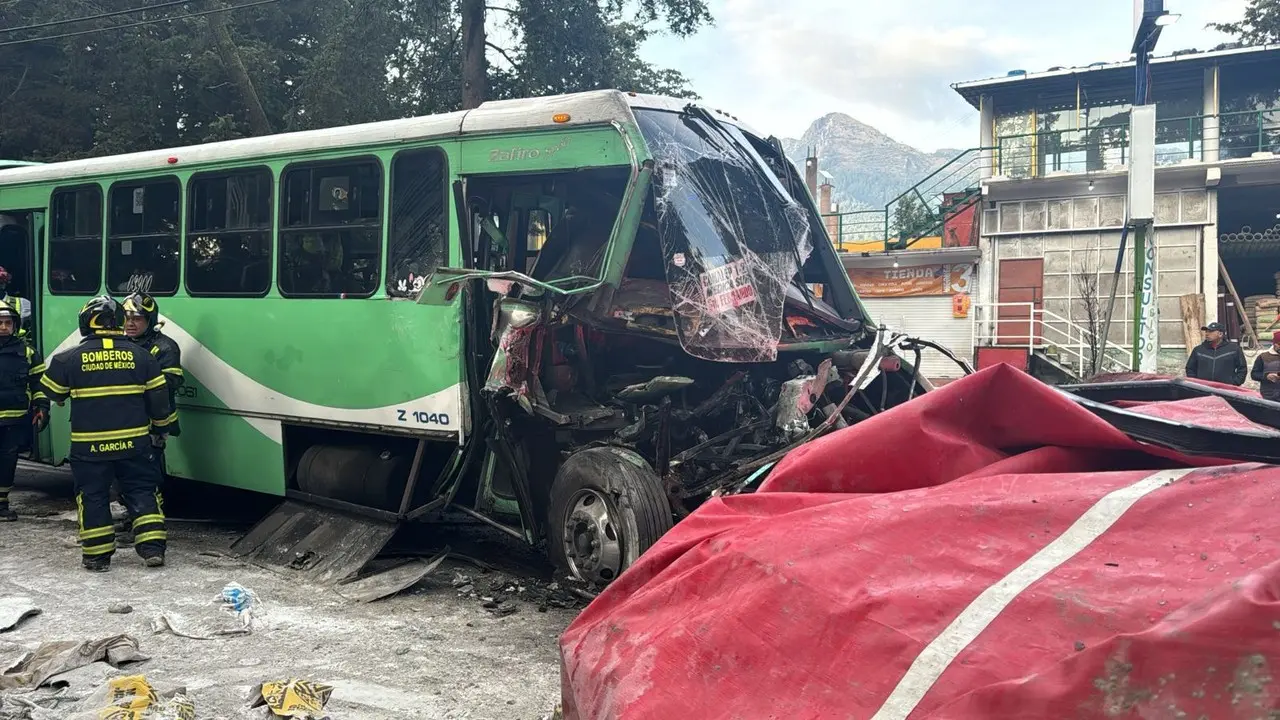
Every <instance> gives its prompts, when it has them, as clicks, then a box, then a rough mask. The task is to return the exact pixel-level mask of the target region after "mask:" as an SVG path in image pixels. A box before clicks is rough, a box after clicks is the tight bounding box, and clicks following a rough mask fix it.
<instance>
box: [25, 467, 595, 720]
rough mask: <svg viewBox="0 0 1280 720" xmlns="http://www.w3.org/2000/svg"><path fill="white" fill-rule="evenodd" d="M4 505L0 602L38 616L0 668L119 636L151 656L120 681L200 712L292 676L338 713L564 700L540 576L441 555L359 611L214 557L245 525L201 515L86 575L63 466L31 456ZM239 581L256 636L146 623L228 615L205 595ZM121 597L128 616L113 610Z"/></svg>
mask: <svg viewBox="0 0 1280 720" xmlns="http://www.w3.org/2000/svg"><path fill="white" fill-rule="evenodd" d="M13 505H14V509H15V510H16V511H17V512H19V513H20V514H21V515H22V520H21V521H20V522H18V523H14V524H0V546H2V547H3V548H4V550H3V552H0V598H5V597H9V598H12V597H28V598H31V599H32V600H34V602H35V604H36V605H37V606H39V607H40V608H41V610H42V611H43V612H42V614H40V615H38V616H36V617H33V618H30V619H28V620H25V621H24V622H23V623H21V624H20V625H19V626H18V628H17V629H16V630H13V631H11V632H7V633H3V634H0V660H2V661H4V662H5V663H6V665H5V667H7V666H8V662H10V661H11V660H12V659H14V658H16V657H17V656H18V655H20V654H21V652H22V651H24V650H30V649H33V648H34V647H36V646H37V645H38V644H40V643H41V642H47V641H57V640H75V641H81V640H94V639H100V638H105V637H108V636H111V635H115V634H119V633H128V634H130V635H132V636H133V637H134V638H136V639H137V640H138V643H139V646H140V650H141V652H142V653H143V654H145V655H148V656H150V658H151V659H150V660H149V661H147V662H145V663H141V664H139V665H134V666H126V667H125V668H124V669H123V670H121V671H120V672H119V674H129V675H132V674H143V675H145V676H146V678H147V679H148V681H150V682H152V683H153V684H156V685H160V686H161V687H164V686H175V685H176V686H185V687H186V688H187V690H188V692H189V694H190V696H191V698H192V699H193V700H194V701H195V703H196V709H197V713H198V717H199V718H201V719H202V720H205V719H209V718H240V717H247V715H246V714H245V711H244V708H245V706H246V704H247V700H248V699H249V696H250V694H251V690H252V689H253V688H254V686H256V685H258V684H259V683H261V682H263V681H270V680H282V679H288V678H301V679H307V680H312V681H317V682H322V683H326V684H329V685H332V686H333V687H334V688H335V689H334V691H333V695H332V697H331V699H330V701H329V704H328V706H327V708H326V709H327V710H328V712H329V713H330V715H331V716H332V718H333V720H344V719H346V718H353V719H361V720H366V719H367V720H405V719H408V718H493V719H501V720H520V719H531V720H538V719H540V718H545V717H549V715H550V713H551V711H552V710H553V709H554V707H555V705H556V702H557V700H558V698H559V680H560V678H559V662H558V656H557V650H556V638H557V637H558V635H559V634H560V632H561V631H563V629H564V628H565V626H566V625H568V623H569V621H570V620H572V618H573V615H574V613H575V610H573V609H569V608H563V607H559V606H556V605H555V604H552V605H551V606H550V607H548V605H547V602H546V600H545V598H543V599H542V600H538V599H535V598H531V597H529V596H528V595H525V594H524V591H523V585H525V584H529V585H533V584H535V583H536V582H537V580H536V579H533V578H530V579H529V580H530V582H528V583H526V582H525V581H524V580H523V579H521V578H520V577H519V576H518V575H505V574H501V573H499V574H493V575H491V574H490V573H486V572H484V571H480V570H477V568H476V567H474V566H472V565H466V564H461V563H457V562H447V563H446V564H445V565H444V566H442V567H441V568H440V569H439V570H437V571H436V572H435V573H433V574H432V575H430V576H429V577H427V578H426V579H425V580H424V581H422V582H421V583H419V584H418V585H417V586H415V587H414V588H412V589H411V590H410V591H408V592H406V593H404V594H401V595H399V596H396V597H393V598H390V599H386V600H382V601H378V602H374V603H370V604H365V605H361V604H356V603H352V602H350V601H347V600H345V599H344V598H342V597H340V596H339V595H337V594H336V593H335V592H334V591H333V590H331V589H325V588H322V587H314V586H308V585H305V584H302V583H300V582H299V581H298V578H297V577H296V576H290V573H291V572H292V571H288V570H281V571H279V572H275V571H269V570H266V569H262V568H259V567H256V566H253V565H248V564H245V563H243V562H241V561H238V560H235V559H231V558H228V557H226V556H224V555H220V554H219V553H221V552H223V551H225V550H226V548H227V547H228V546H229V545H230V544H231V542H232V541H233V540H235V539H236V538H237V537H238V536H239V533H240V532H242V530H243V528H242V527H241V528H237V527H234V526H232V527H227V526H225V525H220V524H212V523H207V522H204V523H195V522H172V523H170V526H169V537H170V541H169V542H170V545H169V548H170V549H169V553H168V560H169V565H168V567H166V568H163V569H161V570H148V569H146V568H144V567H143V566H142V564H141V561H140V560H139V559H138V558H137V556H136V555H135V554H134V553H133V551H132V549H128V548H122V549H121V550H120V551H118V552H117V553H116V556H115V560H114V562H113V565H112V569H111V572H109V573H107V574H94V573H88V572H86V571H84V570H82V569H81V568H80V560H79V550H78V548H77V547H76V546H75V544H74V543H75V536H76V525H75V522H74V518H75V512H74V511H75V504H74V500H73V498H72V493H71V490H70V482H69V477H68V476H67V475H66V474H65V473H63V472H61V471H55V470H50V469H45V468H39V467H38V466H29V465H26V464H25V463H24V464H23V466H21V467H20V468H19V478H18V490H16V491H15V493H14V496H13ZM481 576H485V577H481ZM547 579H549V578H547ZM482 580H488V581H489V582H482ZM232 582H234V583H239V584H240V585H242V586H244V587H245V588H249V589H251V590H253V591H254V592H255V593H256V594H257V596H258V599H259V601H260V607H261V611H260V613H259V615H258V616H257V618H256V619H255V622H254V630H253V632H252V634H250V635H247V636H240V637H227V638H224V639H216V640H192V639H187V638H183V637H177V636H175V635H173V634H169V633H161V634H156V633H154V632H153V631H152V628H151V623H152V622H153V620H154V619H155V618H157V617H158V616H160V615H162V614H168V615H170V616H171V617H174V618H176V619H178V620H179V621H180V622H181V623H185V624H188V625H190V626H192V627H205V628H207V627H212V626H214V624H215V623H220V624H222V625H229V624H232V623H234V619H233V618H231V617H230V616H229V615H228V614H226V613H224V612H223V611H222V610H220V609H219V608H218V606H217V605H216V604H215V603H214V602H213V600H214V598H215V597H216V596H217V595H218V594H219V593H220V591H221V590H222V588H223V587H224V586H225V585H226V584H228V583H232ZM459 586H460V587H461V589H459ZM503 587H506V588H515V590H514V591H513V592H512V593H511V598H512V599H511V600H510V601H509V602H504V603H503V605H504V611H505V612H510V608H509V607H505V606H508V605H510V606H514V607H515V608H516V610H515V612H514V613H512V614H508V615H505V616H499V615H500V614H501V613H495V612H493V611H492V609H486V608H485V607H484V602H483V601H484V599H485V597H484V596H485V595H486V594H487V593H491V592H493V588H503ZM115 603H127V604H129V605H131V606H132V607H133V611H132V612H131V613H129V614H113V613H109V612H108V607H110V606H111V605H113V604H115ZM489 604H490V605H491V606H492V605H493V603H492V602H490V603H489ZM91 689H92V688H84V687H82V688H77V687H75V686H73V687H72V688H70V689H68V691H67V693H68V694H70V695H76V694H82V693H87V692H88V691H89V690H91ZM6 707H7V706H6ZM255 717H256V716H255Z"/></svg>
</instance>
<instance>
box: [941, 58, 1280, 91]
mask: <svg viewBox="0 0 1280 720" xmlns="http://www.w3.org/2000/svg"><path fill="white" fill-rule="evenodd" d="M1268 55H1273V56H1277V57H1280V44H1275V43H1273V44H1269V45H1252V46H1248V47H1234V48H1224V49H1222V50H1210V51H1207V52H1180V53H1174V54H1171V55H1162V56H1160V57H1155V58H1152V59H1151V64H1152V65H1153V66H1157V67H1159V66H1162V65H1163V66H1169V65H1173V64H1189V65H1196V64H1200V65H1212V64H1215V63H1217V62H1219V61H1220V60H1222V59H1225V58H1236V57H1239V58H1245V57H1248V58H1249V59H1257V58H1263V57H1266V56H1268ZM1135 64H1136V61H1135V60H1133V59H1132V58H1130V59H1128V60H1124V61H1121V62H1097V63H1091V64H1089V65H1084V66H1076V67H1064V68H1055V69H1053V70H1045V71H1041V72H1025V71H1021V70H1013V71H1011V73H1010V74H1008V75H1003V76H998V77H992V78H985V79H982V80H966V81H963V82H957V83H953V84H952V85H951V87H952V89H954V90H955V91H956V92H957V93H959V94H960V96H961V97H963V98H964V99H965V100H967V101H969V104H971V105H973V106H974V107H978V102H979V98H980V97H981V96H982V95H983V94H984V91H990V90H992V89H997V88H1005V87H1012V86H1016V85H1018V84H1020V83H1027V82H1035V81H1045V80H1051V79H1055V78H1068V77H1072V76H1076V75H1085V74H1089V73H1110V72H1117V71H1120V70H1125V69H1133V67H1134V65H1135Z"/></svg>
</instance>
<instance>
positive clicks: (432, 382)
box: [0, 125, 645, 495]
mask: <svg viewBox="0 0 1280 720" xmlns="http://www.w3.org/2000/svg"><path fill="white" fill-rule="evenodd" d="M624 132H625V133H626V136H625V137H626V139H627V140H631V143H630V145H631V147H628V142H627V141H626V140H624V135H623V134H622V133H620V132H619V130H618V129H617V128H614V127H611V126H597V127H590V128H566V129H565V130H563V131H543V132H526V133H503V134H493V135H485V136H475V137H467V138H462V139H458V138H446V139H436V140H430V139H427V140H422V141H407V142H399V143H395V144H382V145H370V146H352V147H346V148H342V149H340V150H332V149H330V150H326V151H324V152H315V153H295V154H291V155H288V156H281V155H276V156H270V157H262V158H259V159H252V160H251V159H245V160H237V161H235V162H231V163H228V162H208V163H200V164H184V163H183V162H182V158H181V155H182V154H181V152H180V151H179V152H175V153H174V155H175V156H176V157H178V163H176V164H172V165H166V166H162V167H156V168H155V169H154V170H151V171H149V172H132V173H128V174H119V175H100V176H97V177H95V178H90V179H85V178H79V179H74V180H67V181H63V182H60V181H51V182H41V183H36V184H28V185H21V186H6V185H0V212H3V211H4V210H6V209H7V210H13V211H18V210H32V211H42V212H46V213H47V212H48V208H49V205H50V198H51V195H52V193H53V191H54V190H55V189H58V188H60V187H72V186H77V185H84V184H91V183H96V184H98V185H99V186H100V187H101V188H102V190H103V198H104V203H103V215H104V218H103V228H104V230H105V228H106V226H107V222H106V219H107V215H108V214H109V212H110V209H109V203H108V202H106V201H105V200H106V199H107V196H108V191H109V190H110V187H111V185H112V184H113V183H116V182H120V181H127V180H137V179H144V178H153V177H166V176H167V177H177V178H179V179H180V180H181V181H182V183H183V194H182V197H183V202H182V207H181V210H180V216H181V218H180V219H181V222H180V225H181V227H182V228H183V229H184V230H185V227H186V214H187V207H186V205H187V200H186V199H187V193H186V185H187V182H188V180H189V179H190V177H191V176H192V175H193V174H196V173H206V172H212V171H218V170H228V169H233V168H247V167H255V166H266V167H269V168H271V170H272V172H273V174H274V177H275V193H274V200H273V225H274V226H275V227H274V229H275V230H276V231H277V232H278V231H279V222H280V219H279V214H280V213H279V200H280V197H279V196H280V176H281V172H282V171H283V170H284V169H285V168H286V167H287V166H288V165H290V164H293V163H297V162H314V161H318V160H319V161H322V160H329V159H334V160H336V159H343V158H358V157H376V158H377V159H378V160H379V162H380V163H381V165H382V168H383V185H382V187H383V191H382V198H383V225H382V258H381V260H380V262H381V265H382V268H383V274H384V278H383V283H384V285H383V286H380V287H379V288H378V290H377V291H376V292H375V294H374V296H373V297H370V298H361V299H341V300H340V299H328V298H325V299H304V298H284V297H281V296H280V294H279V291H278V289H277V287H276V284H275V281H276V276H277V273H278V266H279V256H278V254H279V246H278V243H277V244H276V246H275V247H274V249H273V255H272V263H271V265H272V271H271V272H272V285H271V289H270V291H269V292H268V294H267V295H266V296H264V297H260V298H222V297H190V296H189V295H187V293H186V289H185V283H184V282H180V284H179V291H178V293H177V295H176V296H160V297H158V298H157V299H158V300H159V303H160V307H161V314H162V318H163V319H164V320H165V322H166V327H165V328H164V331H165V332H166V334H168V335H169V336H170V337H172V338H173V339H174V340H176V341H177V342H178V343H179V345H180V346H181V347H182V350H183V367H184V370H185V373H186V386H185V387H184V388H183V389H182V390H181V392H180V395H179V399H178V408H179V414H180V418H181V424H182V430H183V433H182V435H181V436H180V437H177V438H171V439H170V440H169V443H168V447H167V450H166V453H165V456H166V462H167V466H168V470H169V472H170V473H171V474H173V475H176V476H179V477H184V478H192V479H197V480H201V481H204V482H211V483H216V484H220V485H228V486H233V487H238V488H244V489H248V490H254V491H258V492H264V493H270V494H275V495H280V494H283V492H284V489H285V476H284V474H285V467H284V453H283V450H282V423H285V424H287V423H289V422H291V421H298V422H303V423H306V422H312V423H320V424H324V425H329V426H339V427H341V426H346V427H351V428H355V429H359V430H366V431H371V432H377V431H379V428H381V429H383V430H384V431H387V432H415V433H426V434H429V435H430V436H432V437H439V438H442V439H444V438H448V437H451V436H452V437H454V438H457V439H460V438H461V437H463V435H464V434H467V433H469V428H467V427H466V423H467V422H468V418H469V417H470V409H469V408H467V407H465V405H464V404H465V403H466V402H467V399H466V398H467V395H466V389H465V384H464V378H465V364H464V363H465V361H466V359H465V358H464V357H463V356H462V350H461V343H462V332H461V330H462V328H461V326H460V323H461V322H462V314H461V297H460V296H459V298H458V299H456V300H454V301H453V302H451V303H449V304H444V305H420V304H418V303H415V302H412V301H406V300H391V299H389V298H388V297H387V294H386V290H385V273H386V263H387V252H386V241H387V232H388V227H387V225H388V223H387V218H388V217H389V206H390V187H389V185H390V177H389V175H390V168H391V164H392V161H393V159H394V158H395V156H396V154H397V153H399V152H402V151H405V150H416V149H422V148H429V147H434V148H440V149H441V150H443V151H444V152H445V154H446V156H447V158H448V177H446V178H445V180H446V192H449V193H450V197H449V198H448V199H447V202H446V203H445V205H446V207H447V208H448V212H449V215H450V222H449V224H448V225H449V256H448V262H449V264H450V265H453V266H460V265H461V262H460V258H461V256H462V247H461V241H460V238H459V233H458V226H457V222H456V218H453V217H452V216H453V215H454V214H455V212H456V210H455V206H454V202H453V198H452V195H451V192H452V183H453V181H455V180H457V179H459V178H460V177H462V176H465V175H469V174H471V175H478V174H492V173H512V174H515V173H537V172H552V171H563V170H571V169H577V168H594V167H604V166H609V167H617V166H623V167H626V166H629V165H631V164H632V163H633V162H642V161H643V160H644V158H645V149H644V145H643V143H638V142H635V138H637V137H638V133H637V132H636V130H635V128H633V127H631V126H630V125H628V126H626V127H625V128H624ZM633 152H635V153H636V154H637V156H636V157H633ZM629 215H630V217H627V218H625V219H624V223H625V224H626V225H627V226H632V225H634V224H635V223H636V222H637V221H638V217H636V216H638V213H636V212H634V208H633V209H632V212H631V213H629ZM630 230H632V231H633V230H634V227H631V228H630ZM47 235H48V233H47V232H46V233H45V238H44V240H45V243H46V245H45V247H44V248H41V250H42V252H40V253H39V254H38V256H39V258H40V260H41V262H39V264H38V267H37V268H36V272H37V276H38V277H37V282H38V285H39V287H41V288H42V292H41V295H40V298H39V302H38V304H37V312H38V314H39V322H40V345H41V350H42V351H43V352H44V353H45V355H46V356H52V355H53V354H54V353H55V351H56V350H57V349H58V348H63V349H65V348H68V347H73V346H74V344H75V343H76V342H77V341H78V333H77V314H78V312H79V310H80V308H81V307H82V306H83V304H84V302H85V300H86V299H88V297H89V296H88V295H76V296H65V295H50V294H49V292H48V290H47V288H44V285H45V282H46V281H47V276H48V268H47V261H46V260H45V259H46V258H47V257H48V247H47V242H48V237H47ZM104 245H105V243H104ZM181 246H182V252H183V253H184V254H185V252H186V236H185V233H184V234H183V236H182V244H181ZM620 260H621V259H620V258H615V262H619V264H620ZM180 267H182V272H183V277H185V263H184V262H183V263H180ZM105 272H106V267H105V260H104V262H103V275H104V276H105ZM102 291H105V287H102V288H100V292H102ZM69 435H70V427H69V423H68V409H67V408H66V407H65V406H64V407H58V406H55V407H54V409H53V413H52V418H51V422H50V428H49V431H48V432H47V433H46V434H44V436H43V437H42V441H41V452H40V459H41V460H43V461H45V462H52V463H61V462H62V461H63V460H65V459H66V456H67V451H68V446H69V440H70V437H69ZM455 441H456V440H455Z"/></svg>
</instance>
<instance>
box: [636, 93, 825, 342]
mask: <svg viewBox="0 0 1280 720" xmlns="http://www.w3.org/2000/svg"><path fill="white" fill-rule="evenodd" d="M636 117H637V120H638V122H639V125H640V130H641V133H642V134H643V135H644V138H645V141H646V142H647V143H648V145H649V150H650V152H651V153H652V155H653V157H654V160H655V163H656V168H655V173H654V191H653V192H654V205H655V208H656V210H657V216H658V236H659V241H660V244H661V246H662V253H663V258H664V262H665V269H666V279H667V285H668V291H669V293H670V296H671V305H672V309H673V311H674V313H675V317H676V328H677V332H678V335H679V339H680V344H681V346H683V347H684V349H685V351H686V352H688V353H689V354H690V355H693V356H694V357H698V358H702V359H705V360H716V361H727V362H769V361H772V360H775V359H776V358H777V356H778V340H779V339H780V338H781V336H782V319H783V306H784V304H785V302H786V296H787V288H788V287H789V286H790V285H792V284H793V283H796V282H797V280H796V278H797V272H798V270H799V268H800V267H801V266H802V265H803V264H804V262H805V260H806V259H807V258H808V257H809V254H810V252H811V251H812V249H813V245H812V239H811V237H812V233H811V228H810V222H809V219H808V214H807V213H806V211H805V209H804V207H803V206H801V205H800V204H799V203H798V202H796V201H795V200H794V199H792V198H791V197H790V196H789V195H788V194H787V192H786V190H785V188H783V187H782V186H781V185H780V183H779V181H778V179H777V177H776V176H775V175H774V174H773V173H772V172H770V171H769V170H768V169H767V167H765V166H764V165H763V161H762V160H760V158H759V156H758V155H757V154H756V153H755V151H754V150H752V149H751V148H750V147H749V146H748V147H744V145H743V144H742V143H741V142H739V141H737V140H735V138H734V137H733V135H732V134H730V132H728V131H726V130H725V129H724V128H723V127H721V126H719V125H718V124H712V123H708V122H705V121H704V120H702V119H699V118H698V117H696V116H692V115H690V114H687V113H673V112H664V111H652V110H650V111H637V112H636Z"/></svg>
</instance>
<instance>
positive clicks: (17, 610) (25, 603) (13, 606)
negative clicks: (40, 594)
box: [0, 597, 41, 632]
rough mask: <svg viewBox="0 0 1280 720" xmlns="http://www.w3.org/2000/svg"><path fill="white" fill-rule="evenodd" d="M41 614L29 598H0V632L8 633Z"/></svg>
mask: <svg viewBox="0 0 1280 720" xmlns="http://www.w3.org/2000/svg"><path fill="white" fill-rule="evenodd" d="M40 612H41V610H40V608H38V607H36V605H35V603H34V602H32V600H31V598H29V597H6V598H0V632H9V631H10V630H13V629H14V628H16V627H18V625H19V624H21V623H22V621H23V620H26V619H27V618H29V617H35V616H36V615H39V614H40Z"/></svg>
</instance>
